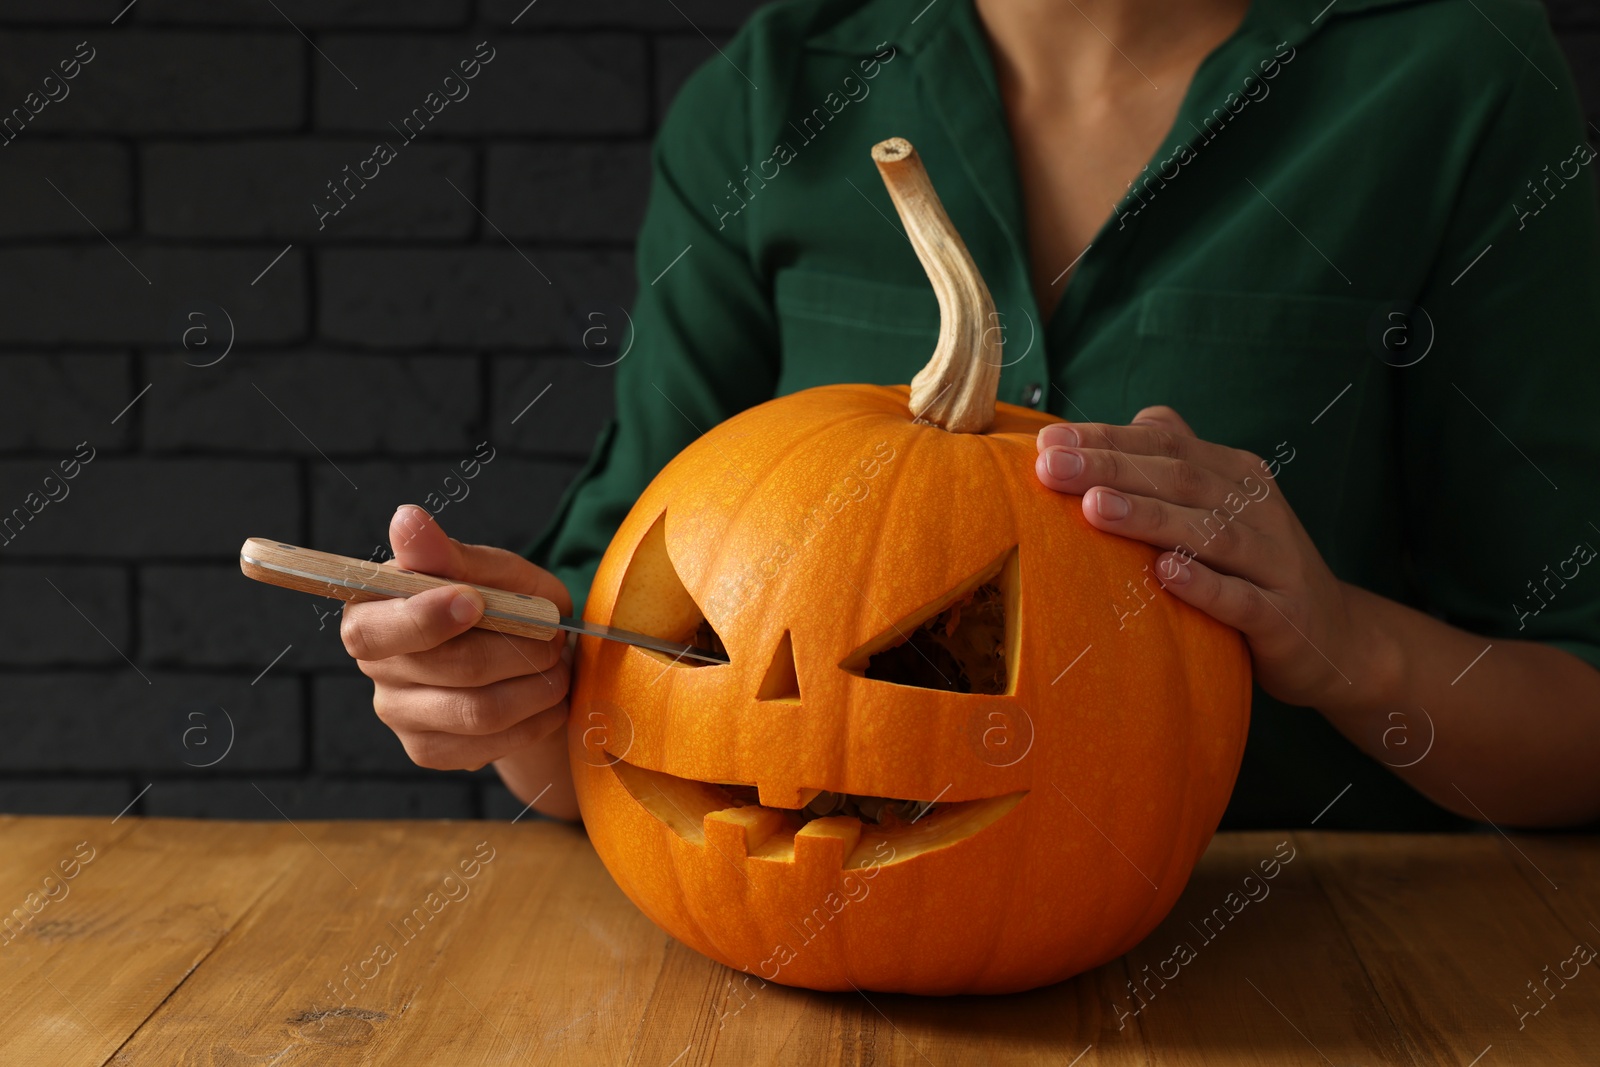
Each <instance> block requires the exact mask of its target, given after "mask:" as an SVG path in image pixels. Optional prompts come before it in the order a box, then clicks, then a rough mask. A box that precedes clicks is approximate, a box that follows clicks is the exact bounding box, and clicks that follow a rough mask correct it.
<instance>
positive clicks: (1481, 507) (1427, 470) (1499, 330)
mask: <svg viewBox="0 0 1600 1067" xmlns="http://www.w3.org/2000/svg"><path fill="white" fill-rule="evenodd" d="M1501 10H1511V6H1510V5H1506V6H1505V7H1503V8H1502V9H1501ZM1515 10H1516V11H1517V12H1519V19H1518V22H1517V23H1516V24H1512V23H1509V22H1508V23H1504V24H1503V25H1504V28H1505V32H1506V34H1507V35H1508V37H1509V38H1510V39H1513V40H1514V41H1515V45H1516V49H1517V51H1512V50H1511V49H1510V48H1509V47H1508V49H1507V53H1506V54H1507V56H1508V64H1509V72H1508V75H1507V76H1506V77H1505V79H1504V81H1505V83H1506V85H1507V88H1506V90H1505V94H1504V101H1503V103H1502V105H1501V106H1500V108H1499V110H1498V113H1497V115H1496V116H1495V118H1494V119H1493V120H1492V121H1491V122H1490V123H1489V124H1488V126H1487V127H1486V129H1485V131H1484V134H1483V137H1482V142H1481V144H1480V145H1479V146H1478V148H1477V150H1476V152H1475V154H1474V157H1473V161H1472V164H1471V166H1470V168H1469V169H1468V171H1467V173H1466V175H1465V178H1464V180H1463V181H1462V183H1461V186H1460V190H1459V195H1458V200H1457V204H1456V207H1455V210H1454V212H1453V215H1452V217H1451V221H1450V223H1449V225H1448V228H1447V230H1446V234H1445V238H1444V242H1443V245H1442V247H1441V248H1440V250H1439V256H1438V259H1437V263H1438V268H1437V271H1436V273H1435V276H1434V277H1433V278H1431V280H1430V281H1429V283H1428V284H1427V286H1426V288H1425V290H1424V291H1423V293H1422V294H1421V296H1420V298H1419V303H1420V305H1421V307H1422V309H1423V310H1424V311H1425V312H1426V313H1427V315H1428V318H1429V319H1430V320H1431V322H1432V326H1433V330H1434V340H1433V349H1432V351H1431V352H1430V353H1429V354H1428V355H1427V356H1426V357H1425V358H1424V359H1423V360H1422V361H1421V362H1420V363H1417V364H1416V365H1414V366H1410V367H1405V368H1397V369H1395V370H1393V371H1392V373H1393V374H1394V375H1395V378H1396V382H1397V390H1398V395H1399V398H1400V400H1399V406H1398V417H1399V420H1400V423H1399V426H1398V428H1397V432H1398V440H1399V442H1400V449H1401V452H1402V455H1401V457H1400V460H1401V468H1402V471H1403V477H1404V489H1405V492H1404V500H1405V504H1404V505H1403V519H1404V522H1405V536H1406V544H1407V548H1408V556H1409V558H1408V567H1409V570H1410V573H1411V575H1412V578H1413V580H1414V582H1415V583H1416V585H1417V586H1418V587H1419V591H1420V593H1421V598H1422V600H1423V601H1424V603H1425V604H1426V606H1427V607H1429V609H1430V610H1432V611H1433V612H1434V613H1435V614H1436V615H1438V616H1440V617H1442V618H1444V619H1445V620H1446V621H1449V622H1451V623H1452V624H1454V625H1457V626H1460V627H1463V628H1465V629H1468V630H1471V631H1473V632H1475V633H1480V634H1483V635H1484V636H1485V637H1486V638H1488V639H1489V640H1491V641H1492V640H1494V639H1497V638H1498V639H1521V640H1535V641H1540V642H1543V643H1546V644H1549V645H1552V646H1555V647H1558V648H1562V649H1565V650H1567V651H1569V652H1572V653H1573V654H1575V655H1577V656H1579V657H1580V658H1583V659H1585V660H1586V661H1588V662H1589V663H1591V664H1593V665H1595V666H1597V667H1600V560H1597V559H1596V556H1595V551H1594V547H1593V546H1597V545H1600V528H1597V527H1596V525H1595V523H1596V522H1600V429H1597V420H1600V358H1597V356H1600V206H1597V197H1596V179H1595V167H1596V165H1597V162H1596V153H1595V152H1594V150H1593V149H1591V148H1590V147H1589V145H1588V137H1587V133H1588V128H1587V126H1586V124H1585V122H1584V118H1583V110H1582V107H1581V105H1580V103H1579V100H1578V95H1577V92H1576V90H1575V88H1574V86H1573V83H1572V79H1571V75H1570V73H1569V71H1568V68H1567V66H1566V63H1565V62H1564V60H1563V58H1562V55H1561V53H1560V50H1559V48H1558V46H1557V44H1556V42H1555V39H1554V37H1553V35H1552V34H1551V32H1550V29H1549V26H1548V24H1547V23H1546V21H1545V18H1544V15H1543V12H1542V11H1541V10H1538V9H1537V8H1536V7H1533V6H1529V7H1526V8H1523V7H1518V8H1516V9H1515ZM1517 52H1520V53H1522V55H1521V56H1520V57H1519V56H1518V54H1517Z"/></svg>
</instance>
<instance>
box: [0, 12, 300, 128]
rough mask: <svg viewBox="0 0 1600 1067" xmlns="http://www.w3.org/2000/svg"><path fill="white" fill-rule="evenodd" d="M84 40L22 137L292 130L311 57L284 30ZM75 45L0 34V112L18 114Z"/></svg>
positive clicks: (135, 32)
mask: <svg viewBox="0 0 1600 1067" xmlns="http://www.w3.org/2000/svg"><path fill="white" fill-rule="evenodd" d="M108 21H109V19H108ZM90 36H91V37H92V38H93V39H92V40H89V41H88V44H89V46H90V47H91V48H93V49H94V51H93V53H92V57H91V59H90V61H89V62H88V63H87V64H85V65H83V67H82V69H81V70H80V71H79V72H78V75H77V77H76V78H74V79H73V80H72V81H70V82H68V83H67V84H68V85H69V86H70V87H71V88H70V91H69V93H68V95H67V96H66V97H65V98H64V99H62V100H60V101H59V102H55V103H50V104H46V105H45V107H44V108H43V109H42V110H41V111H40V112H39V114H38V115H37V116H35V117H34V118H33V119H32V120H31V121H30V122H29V123H28V125H27V126H26V127H25V128H24V129H23V130H22V133H21V136H22V137H27V136H28V135H29V134H31V133H38V132H44V131H51V132H64V131H84V130H90V131H95V132H107V133H115V134H118V135H123V136H126V135H128V134H141V133H223V132H226V133H230V134H236V133H238V132H239V131H240V130H290V129H295V128H298V127H299V126H300V125H301V122H302V119H303V116H304V113H305V93H304V89H305V76H304V68H303V66H302V64H304V63H305V62H306V57H307V56H308V55H309V56H314V55H315V53H312V52H310V51H308V50H307V49H306V47H305V42H304V41H302V40H301V39H300V36H299V35H298V34H296V33H295V32H294V31H293V30H291V29H290V28H289V27H287V26H285V27H284V28H283V32H282V33H254V34H250V35H249V36H244V35H241V34H225V33H201V32H190V31H187V30H163V31H148V30H139V29H128V28H126V27H123V26H119V27H117V29H116V30H115V31H114V32H101V33H95V34H91V35H90ZM84 40H85V37H84V33H83V32H82V31H79V32H76V33H47V32H33V31H24V32H10V33H7V34H5V35H3V36H0V111H3V113H9V112H10V110H11V109H12V108H14V107H19V106H21V105H22V102H23V99H24V97H26V96H27V94H28V93H30V92H34V91H37V90H39V89H40V86H41V85H42V83H43V79H44V77H45V76H46V75H48V74H52V73H55V74H59V73H60V71H59V64H60V62H61V61H62V60H65V59H70V58H72V57H73V55H74V54H75V50H76V49H77V46H78V44H79V43H80V42H82V41H84ZM85 54H89V53H87V52H86V53H85ZM58 92H59V91H58Z"/></svg>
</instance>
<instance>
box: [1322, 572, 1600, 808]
mask: <svg viewBox="0 0 1600 1067" xmlns="http://www.w3.org/2000/svg"><path fill="white" fill-rule="evenodd" d="M1346 592H1347V594H1348V604H1349V607H1350V611H1351V613H1352V615H1353V616H1354V618H1355V621H1356V622H1357V624H1358V629H1359V630H1360V631H1361V632H1362V633H1364V634H1365V635H1367V638H1366V642H1365V648H1364V650H1363V652H1362V654H1361V655H1360V656H1359V657H1357V659H1356V662H1353V663H1348V664H1345V663H1341V664H1337V665H1336V666H1337V667H1338V668H1339V669H1340V673H1341V674H1343V675H1344V676H1345V677H1348V679H1349V682H1348V684H1346V683H1345V682H1343V681H1340V682H1337V683H1335V684H1333V685H1332V686H1330V689H1329V697H1328V699H1326V700H1323V701H1319V702H1318V704H1317V707H1318V710H1319V711H1321V712H1322V714H1323V715H1324V716H1325V717H1326V718H1327V719H1328V721H1329V722H1331V723H1333V725H1334V726H1335V727H1336V728H1337V729H1338V730H1339V732H1340V733H1342V734H1344V735H1345V736H1346V737H1347V738H1349V739H1350V740H1351V741H1352V742H1354V743H1355V744H1356V745H1357V746H1359V747H1360V748H1361V749H1362V750H1363V751H1365V752H1366V753H1367V754H1368V755H1370V756H1372V757H1373V758H1374V759H1376V760H1379V761H1380V762H1382V763H1384V764H1386V765H1387V766H1389V767H1391V768H1392V769H1393V770H1394V771H1395V773H1396V774H1398V775H1400V777H1402V778H1404V779H1405V780H1406V781H1407V782H1409V783H1410V784H1411V785H1412V786H1414V787H1415V788H1416V789H1418V790H1419V791H1421V792H1422V793H1423V794H1425V795H1426V796H1428V797H1429V798H1431V799H1432V800H1433V801H1434V802H1436V803H1438V804H1440V805H1442V806H1443V807H1446V808H1449V809H1450V810H1451V811H1454V812H1456V813H1458V814H1460V815H1463V816H1465V817H1467V818H1470V819H1475V820H1489V821H1492V822H1495V823H1507V824H1511V825H1519V826H1551V825H1561V824H1571V823H1577V822H1583V821H1586V820H1589V819H1594V818H1596V817H1600V671H1597V670H1595V669H1594V668H1593V667H1592V666H1590V665H1589V664H1587V663H1585V662H1584V661H1583V660H1581V659H1579V658H1578V657H1576V656H1573V655H1571V654H1569V653H1567V652H1564V651H1561V650H1560V649H1556V648H1551V647H1549V646H1547V645H1541V644H1537V643H1535V642H1530V641H1506V640H1499V641H1494V642H1490V641H1489V640H1488V639H1486V638H1483V637H1480V636H1478V635H1476V634H1472V633H1469V632H1467V631H1465V630H1460V629H1457V628H1455V627H1453V626H1450V625H1449V624H1447V623H1444V622H1441V621H1439V620H1438V619H1436V618H1434V617H1432V616H1430V615H1426V614H1424V613H1422V612H1420V611H1416V610H1414V609H1412V608H1408V607H1406V606H1404V605H1402V604H1398V603H1396V602H1394V601H1392V600H1388V599H1385V598H1384V597H1380V596H1377V595H1376V594H1373V593H1369V592H1367V591H1365V590H1362V589H1357V588H1355V587H1353V586H1346ZM1486 647H1487V648H1488V651H1487V652H1485V648H1486ZM1480 654H1481V655H1480ZM1424 753H1426V754H1424Z"/></svg>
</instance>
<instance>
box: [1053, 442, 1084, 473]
mask: <svg viewBox="0 0 1600 1067" xmlns="http://www.w3.org/2000/svg"><path fill="white" fill-rule="evenodd" d="M1044 467H1045V470H1047V471H1049V472H1050V477H1052V478H1060V479H1062V480H1063V481H1065V480H1066V479H1068V478H1076V477H1077V476H1078V475H1080V474H1082V473H1083V457H1082V456H1080V455H1078V454H1077V453H1076V452H1069V451H1067V450H1066V449H1064V448H1052V449H1051V450H1050V451H1048V452H1046V453H1045V454H1044Z"/></svg>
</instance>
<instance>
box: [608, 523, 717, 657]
mask: <svg viewBox="0 0 1600 1067" xmlns="http://www.w3.org/2000/svg"><path fill="white" fill-rule="evenodd" d="M611 625H612V626H616V627H619V628H621V629H624V630H633V631H635V632H636V633H641V634H649V635H650V636H651V637H660V638H664V639H665V640H668V641H682V642H688V643H690V644H695V645H699V646H700V647H701V648H705V649H709V650H710V651H712V652H717V653H720V654H722V655H726V654H727V653H726V650H725V649H724V648H723V645H722V638H721V636H719V635H718V634H717V632H716V630H714V629H712V627H711V624H710V623H709V622H707V621H706V617H705V613H704V612H702V611H701V610H700V606H699V605H698V604H696V603H695V602H694V598H693V597H691V596H690V595H689V590H687V589H685V588H684V585H683V579H682V578H679V577H678V571H677V568H676V567H674V566H673V565H672V557H671V556H669V555H667V514H666V512H662V513H661V516H660V517H659V518H657V519H656V521H655V523H654V525H652V526H651V527H650V529H649V531H648V532H647V533H646V534H645V535H644V537H643V538H642V539H641V540H640V541H639V547H638V548H636V549H634V550H633V559H632V560H630V561H629V562H628V570H627V572H626V573H625V574H624V575H623V576H622V588H621V589H619V590H618V591H617V602H616V604H615V605H614V606H613V607H612V609H611ZM640 651H642V652H644V653H645V654H646V655H649V656H653V657H655V658H656V659H659V660H661V661H662V662H663V663H675V664H676V665H677V666H680V667H705V666H710V664H707V663H704V662H703V661H700V660H692V659H688V658H682V659H678V660H673V659H672V657H671V656H666V655H662V654H661V653H660V652H652V651H650V650H648V649H640Z"/></svg>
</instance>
